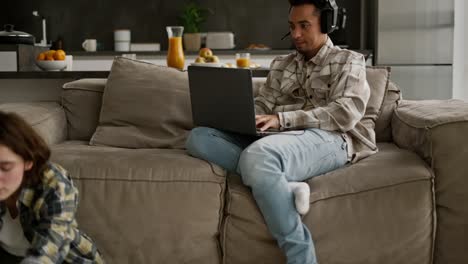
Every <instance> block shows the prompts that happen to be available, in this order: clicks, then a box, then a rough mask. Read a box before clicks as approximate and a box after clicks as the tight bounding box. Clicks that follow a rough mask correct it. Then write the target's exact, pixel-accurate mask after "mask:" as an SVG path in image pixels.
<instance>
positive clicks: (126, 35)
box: [114, 29, 131, 42]
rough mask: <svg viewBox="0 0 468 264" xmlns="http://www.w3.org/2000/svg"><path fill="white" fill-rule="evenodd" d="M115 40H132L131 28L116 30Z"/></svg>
mask: <svg viewBox="0 0 468 264" xmlns="http://www.w3.org/2000/svg"><path fill="white" fill-rule="evenodd" d="M114 41H115V42H120V41H126V42H130V41H131V33H130V30H129V29H117V30H114Z"/></svg>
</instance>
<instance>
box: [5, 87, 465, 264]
mask: <svg viewBox="0 0 468 264" xmlns="http://www.w3.org/2000/svg"><path fill="white" fill-rule="evenodd" d="M263 81H264V79H258V80H255V81H254V83H255V87H258V85H260V84H261V83H262V82H263ZM105 85H106V80H105V79H83V80H78V81H75V82H72V83H68V84H66V85H65V86H64V89H63V94H62V101H61V102H60V103H56V102H23V103H6V104H3V105H0V109H2V110H6V111H14V112H18V113H20V114H21V115H23V116H24V117H25V118H27V120H28V121H29V122H30V123H31V124H32V125H33V126H34V127H35V128H36V129H37V130H38V131H39V132H40V133H41V134H42V135H43V136H44V137H45V138H46V140H47V141H48V142H49V144H50V145H51V146H52V153H53V157H52V159H53V161H55V162H58V163H60V164H61V165H63V166H64V167H65V168H66V169H67V170H68V171H69V172H70V174H71V176H72V177H73V179H74V181H75V183H76V185H77V186H78V188H79V190H80V208H79V211H78V213H77V217H78V220H79V224H80V226H81V228H82V229H83V230H84V231H86V232H87V233H88V234H89V235H90V236H91V237H93V238H94V240H95V241H96V242H97V244H98V247H99V248H100V250H101V251H102V253H103V254H104V257H105V258H106V260H107V262H108V263H112V264H118V263H131V264H138V263H144V264H148V263H191V264H192V263H193V264H196V263H200V264H210V263H213V264H216V263H225V264H242V263H246V264H247V263H272V264H274V263H285V258H284V256H283V254H282V253H281V251H280V250H279V248H278V246H277V245H276V243H275V241H274V240H273V239H272V237H271V236H270V234H269V232H268V230H267V228H266V226H265V223H264V221H263V219H262V216H261V214H260V212H259V210H258V208H257V207H256V205H255V202H254V200H253V198H252V195H251V193H250V190H249V189H248V188H247V187H245V186H244V185H243V184H242V182H241V180H240V177H239V176H237V175H226V172H225V171H223V170H222V169H221V168H219V167H217V166H216V165H213V164H210V163H208V162H206V161H203V160H199V159H196V158H193V157H190V156H188V155H187V154H186V152H185V151H184V150H183V149H150V148H148V149H127V148H116V147H106V146H90V145H89V144H88V142H89V140H90V138H91V136H92V135H93V133H94V130H95V129H96V126H97V124H98V119H99V114H100V108H101V100H102V94H103V90H104V88H105ZM399 98H400V92H399V89H398V88H397V86H396V85H395V84H393V83H391V82H390V84H389V89H388V91H387V96H386V97H385V101H384V104H383V107H382V113H381V114H380V116H379V119H378V120H377V124H376V129H375V130H376V133H377V139H378V141H379V144H378V146H379V149H380V151H379V152H378V153H377V154H375V155H373V156H371V157H369V158H366V159H364V160H362V161H360V162H358V163H357V164H353V165H348V166H346V167H344V168H342V169H338V170H337V171H334V172H331V173H327V174H326V175H323V176H319V177H316V178H314V179H312V180H310V181H308V183H309V184H310V186H311V191H312V193H311V209H310V212H309V213H308V214H307V215H306V216H305V217H304V219H303V220H304V222H305V223H306V224H307V225H308V227H309V228H310V230H311V232H312V234H313V238H314V240H315V244H316V249H317V254H318V259H319V262H320V263H324V264H341V263H343V264H344V263H356V264H365V263H377V264H385V263H392V264H393V263H405V264H429V263H437V264H463V263H468V254H467V253H466V245H467V244H468V143H467V141H466V135H468V104H466V103H463V102H460V101H455V100H449V101H400V102H399V103H397V101H398V100H399ZM187 114H189V113H187Z"/></svg>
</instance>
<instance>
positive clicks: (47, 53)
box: [46, 50, 56, 57]
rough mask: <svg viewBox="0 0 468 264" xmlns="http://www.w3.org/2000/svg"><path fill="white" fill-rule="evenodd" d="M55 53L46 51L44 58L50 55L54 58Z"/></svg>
mask: <svg viewBox="0 0 468 264" xmlns="http://www.w3.org/2000/svg"><path fill="white" fill-rule="evenodd" d="M55 52H56V51H55V50H48V51H46V57H47V56H49V55H50V56H54V54H55Z"/></svg>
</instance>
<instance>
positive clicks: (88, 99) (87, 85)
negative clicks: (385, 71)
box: [62, 78, 400, 142]
mask: <svg viewBox="0 0 468 264" xmlns="http://www.w3.org/2000/svg"><path fill="white" fill-rule="evenodd" d="M265 81H266V78H253V82H252V84H253V92H254V95H256V94H257V93H258V89H259V88H260V87H261V86H262V85H263V84H264V83H265ZM106 82H107V79H81V80H77V81H73V82H69V83H66V84H64V86H63V90H62V105H63V107H64V109H65V113H66V116H67V121H68V122H67V125H68V139H69V140H84V141H89V140H90V139H91V137H92V135H93V133H94V131H95V130H96V127H97V125H98V121H99V114H100V111H101V104H102V94H103V91H104V88H105V86H106ZM399 99H400V89H399V88H398V86H397V85H396V84H394V83H393V82H391V81H390V82H389V86H388V90H387V94H386V96H385V100H384V102H383V106H382V109H381V113H380V116H379V117H378V118H377V121H376V124H375V132H376V138H377V142H390V141H392V130H391V127H390V124H391V122H390V121H391V116H392V114H393V111H394V109H395V108H396V106H397V101H398V100H399Z"/></svg>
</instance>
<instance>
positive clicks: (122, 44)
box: [114, 41, 130, 51]
mask: <svg viewBox="0 0 468 264" xmlns="http://www.w3.org/2000/svg"><path fill="white" fill-rule="evenodd" d="M114 50H115V51H130V41H116V42H115V43H114Z"/></svg>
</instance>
